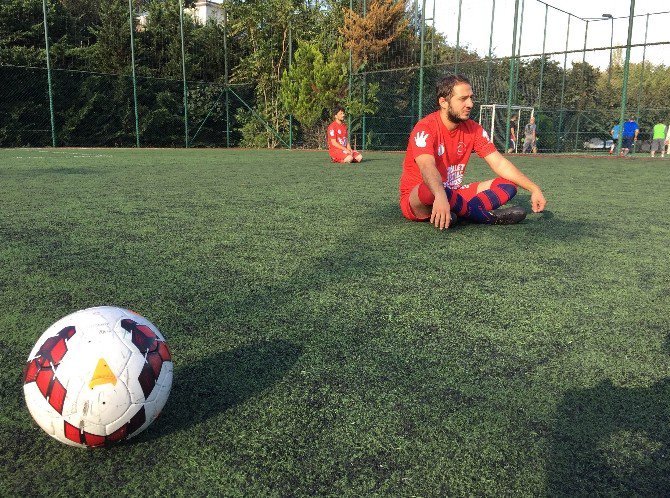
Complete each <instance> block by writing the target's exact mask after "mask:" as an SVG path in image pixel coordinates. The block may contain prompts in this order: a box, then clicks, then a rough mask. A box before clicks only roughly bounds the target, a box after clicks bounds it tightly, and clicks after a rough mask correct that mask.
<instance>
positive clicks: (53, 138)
mask: <svg viewBox="0 0 670 498" xmlns="http://www.w3.org/2000/svg"><path fill="white" fill-rule="evenodd" d="M42 11H43V13H44V43H45V49H46V53H47V84H48V85H49V114H50V116H51V145H52V146H54V147H56V120H55V119H54V97H53V87H52V85H51V57H50V56H49V28H48V27H47V0H42Z"/></svg>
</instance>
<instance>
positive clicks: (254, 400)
mask: <svg viewBox="0 0 670 498" xmlns="http://www.w3.org/2000/svg"><path fill="white" fill-rule="evenodd" d="M401 161H402V155H399V154H392V153H373V152H370V153H367V154H366V161H365V162H363V163H361V164H360V165H334V164H331V163H330V162H329V161H328V160H327V154H326V153H325V152H307V151H268V150H127V149H55V150H54V149H9V150H8V149H5V150H0V199H1V200H2V204H1V206H2V207H1V209H0V365H1V366H2V368H1V369H0V495H2V496H35V495H40V496H46V495H52V496H54V495H55V496H65V495H70V496H72V495H89V496H90V495H110V494H114V495H126V496H128V495H133V496H146V495H206V494H207V495H230V496H237V495H245V496H268V495H269V496H304V495H327V496H371V495H386V496H460V495H512V494H513V495H538V494H539V495H543V494H544V495H551V496H556V495H576V494H608V495H612V494H617V495H632V494H641V495H667V494H669V493H670V381H669V379H670V368H669V365H670V362H669V360H670V347H669V345H670V342H669V341H670V326H669V325H668V316H669V315H670V269H669V266H668V261H670V243H669V240H670V219H669V217H668V207H667V204H668V200H669V199H668V191H670V160H664V159H660V158H656V159H655V160H651V159H649V158H646V157H642V156H640V155H637V156H635V157H634V158H633V159H613V160H610V159H609V158H575V157H541V156H538V157H516V158H514V161H515V162H516V164H518V165H519V166H520V167H521V169H523V170H524V171H525V172H526V173H527V174H528V175H529V176H530V177H532V178H533V179H534V180H536V181H537V182H538V183H539V184H540V185H541V186H542V187H543V189H544V191H545V195H546V197H547V199H548V205H547V210H546V212H545V213H543V214H531V215H529V217H528V218H527V219H526V221H524V222H523V223H521V224H519V225H515V226H502V227H500V226H494V227H488V226H477V225H460V226H457V227H456V228H453V229H449V230H447V231H443V232H441V231H439V230H436V229H435V228H433V227H432V226H430V225H429V224H427V223H411V222H408V221H405V220H404V219H403V218H402V216H401V215H400V211H399V208H398V206H397V197H398V194H397V186H398V177H399V173H400V164H401ZM489 177H491V172H490V170H488V169H487V168H486V166H485V164H484V163H483V161H481V160H479V159H473V161H472V162H471V164H470V166H469V169H468V173H467V176H466V179H470V180H479V179H484V178H489ZM511 203H512V204H520V205H523V206H526V207H528V203H529V196H528V194H527V193H525V192H521V193H520V194H519V195H518V196H517V197H516V198H515V199H514V200H512V202H511ZM103 304H111V305H117V306H122V307H127V308H131V309H133V310H135V311H137V312H139V313H141V314H142V315H144V316H146V317H147V318H149V319H150V320H151V321H152V322H153V323H155V324H156V325H157V326H158V327H159V328H160V329H161V331H162V332H163V334H164V335H165V336H166V337H167V340H168V343H169V345H170V348H171V350H172V354H173V358H174V361H175V378H174V385H173V389H172V393H171V395H170V399H169V400H168V403H167V405H166V407H165V409H164V411H163V414H162V416H161V418H159V419H158V420H157V421H156V422H155V423H154V424H153V425H152V426H151V427H149V429H147V430H146V431H145V432H143V433H142V434H140V435H138V436H137V437H135V438H134V439H131V440H130V441H128V442H127V443H122V444H119V445H118V446H113V447H110V448H106V449H96V450H82V449H79V448H72V447H68V446H65V445H63V444H61V443H59V442H57V441H56V440H54V439H52V438H50V437H49V436H47V435H46V434H45V433H44V432H42V430H41V429H39V427H38V426H37V425H36V424H35V423H34V422H33V421H32V419H31V418H30V415H29V413H28V411H27V409H26V407H25V403H24V400H23V393H22V370H23V366H24V364H25V361H26V359H27V357H28V353H29V352H30V350H31V348H32V346H33V344H34V343H35V341H36V340H37V338H38V337H39V336H40V335H41V333H42V332H43V331H44V330H45V329H46V328H47V327H48V326H49V325H50V324H51V323H53V322H55V321H56V320H57V319H59V318H61V317H62V316H64V315H67V314H69V313H71V312H73V311H75V310H77V309H82V308H87V307H90V306H96V305H103Z"/></svg>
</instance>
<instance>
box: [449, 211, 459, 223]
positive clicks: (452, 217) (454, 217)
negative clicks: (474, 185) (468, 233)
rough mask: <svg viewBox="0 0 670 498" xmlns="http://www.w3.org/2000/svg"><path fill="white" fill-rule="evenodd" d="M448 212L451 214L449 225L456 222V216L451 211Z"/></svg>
mask: <svg viewBox="0 0 670 498" xmlns="http://www.w3.org/2000/svg"><path fill="white" fill-rule="evenodd" d="M449 214H451V221H450V222H449V226H450V227H451V226H454V225H455V224H456V223H458V216H457V215H456V213H454V212H453V211H451V212H450V213H449Z"/></svg>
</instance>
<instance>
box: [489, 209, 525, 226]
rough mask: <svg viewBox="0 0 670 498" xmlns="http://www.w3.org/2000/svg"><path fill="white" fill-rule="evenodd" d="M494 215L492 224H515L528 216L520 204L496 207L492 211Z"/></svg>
mask: <svg viewBox="0 0 670 498" xmlns="http://www.w3.org/2000/svg"><path fill="white" fill-rule="evenodd" d="M491 215H492V216H493V222H492V223H491V224H492V225H514V224H515V223H519V222H520V221H523V220H524V219H525V218H526V210H525V209H524V208H522V207H519V206H512V207H508V208H502V209H496V210H495V211H491Z"/></svg>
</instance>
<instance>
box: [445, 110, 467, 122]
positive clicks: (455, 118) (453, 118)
mask: <svg viewBox="0 0 670 498" xmlns="http://www.w3.org/2000/svg"><path fill="white" fill-rule="evenodd" d="M447 116H448V117H449V121H451V122H452V123H462V122H463V121H467V120H468V119H470V113H468V117H467V118H462V117H460V116H458V115H457V114H455V113H454V111H453V110H452V109H451V106H449V107H448V108H447Z"/></svg>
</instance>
